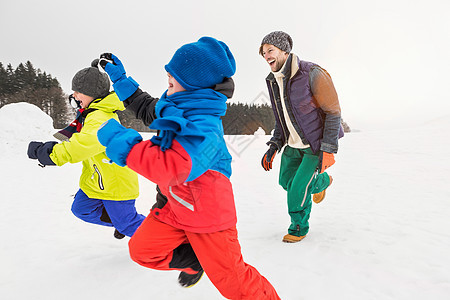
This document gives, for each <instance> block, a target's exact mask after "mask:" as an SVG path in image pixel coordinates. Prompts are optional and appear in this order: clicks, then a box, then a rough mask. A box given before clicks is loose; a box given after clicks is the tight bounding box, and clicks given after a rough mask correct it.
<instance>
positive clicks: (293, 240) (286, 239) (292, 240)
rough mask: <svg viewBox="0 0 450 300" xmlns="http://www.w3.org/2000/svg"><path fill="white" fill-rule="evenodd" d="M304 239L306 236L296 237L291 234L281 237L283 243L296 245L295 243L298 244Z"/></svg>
mask: <svg viewBox="0 0 450 300" xmlns="http://www.w3.org/2000/svg"><path fill="white" fill-rule="evenodd" d="M305 237H306V235H302V236H296V235H292V234H286V235H285V236H284V237H283V242H285V243H297V242H300V241H301V240H303V239H304V238H305Z"/></svg>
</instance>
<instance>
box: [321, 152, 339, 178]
mask: <svg viewBox="0 0 450 300" xmlns="http://www.w3.org/2000/svg"><path fill="white" fill-rule="evenodd" d="M335 162H336V161H335V160H334V154H333V153H328V152H323V151H321V152H320V155H319V173H323V172H324V171H325V170H326V169H328V168H329V167H331V166H332V165H334V163H335Z"/></svg>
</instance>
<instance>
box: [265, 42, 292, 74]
mask: <svg viewBox="0 0 450 300" xmlns="http://www.w3.org/2000/svg"><path fill="white" fill-rule="evenodd" d="M262 56H263V57H264V59H265V60H266V61H267V63H268V64H269V66H270V69H271V70H272V72H278V71H280V69H281V67H283V65H284V63H285V62H286V59H287V58H288V56H289V54H288V53H287V52H284V51H283V50H280V49H279V48H277V47H275V46H274V45H269V44H264V45H263V48H262Z"/></svg>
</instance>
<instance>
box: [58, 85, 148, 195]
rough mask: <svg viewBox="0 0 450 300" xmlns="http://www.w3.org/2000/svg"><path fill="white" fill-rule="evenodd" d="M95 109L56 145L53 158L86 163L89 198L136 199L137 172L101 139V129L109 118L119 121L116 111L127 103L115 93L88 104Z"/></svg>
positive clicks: (83, 175)
mask: <svg viewBox="0 0 450 300" xmlns="http://www.w3.org/2000/svg"><path fill="white" fill-rule="evenodd" d="M88 108H89V109H95V110H94V111H92V112H90V113H89V114H88V115H87V116H86V119H85V120H84V124H83V127H82V129H81V131H80V132H77V133H74V134H73V135H72V137H71V138H70V139H69V141H68V142H62V143H60V144H57V145H55V146H54V147H53V151H52V153H51V154H50V158H51V160H52V161H53V162H54V163H55V164H56V165H57V166H62V165H64V164H65V163H67V162H69V163H77V162H80V161H81V162H82V163H83V170H82V173H81V177H80V188H81V189H82V190H83V192H84V193H85V194H86V195H88V197H89V198H94V199H102V200H117V201H120V200H132V199H136V198H137V197H138V196H139V183H138V177H137V174H136V173H135V172H134V171H132V170H130V169H129V168H128V167H120V166H118V165H116V164H114V163H112V162H110V159H109V158H108V157H107V156H106V154H105V147H104V146H102V145H101V144H100V143H99V141H98V140H97V130H98V129H99V127H100V125H102V124H103V123H104V122H106V121H107V120H109V119H111V118H114V119H116V120H117V121H119V117H118V116H117V114H116V113H115V112H116V111H118V110H120V111H122V110H124V109H125V107H124V106H123V103H122V102H121V101H120V100H119V98H118V97H117V95H116V94H115V93H114V92H113V93H110V94H109V95H108V96H106V97H105V98H103V99H95V100H94V101H92V102H91V104H90V105H89V107H88Z"/></svg>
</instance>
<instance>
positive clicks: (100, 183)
mask: <svg viewBox="0 0 450 300" xmlns="http://www.w3.org/2000/svg"><path fill="white" fill-rule="evenodd" d="M93 167H94V171H95V172H94V174H92V178H94V177H95V174H96V173H97V178H98V187H99V188H100V190H102V191H103V190H104V189H105V186H104V185H103V177H102V173H100V170H99V169H98V167H97V165H96V164H94V165H93Z"/></svg>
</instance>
